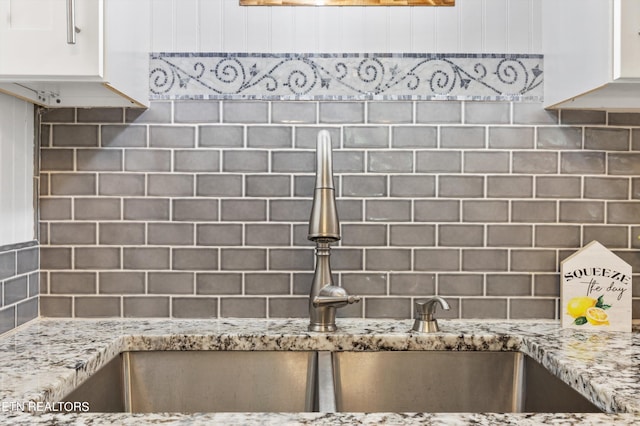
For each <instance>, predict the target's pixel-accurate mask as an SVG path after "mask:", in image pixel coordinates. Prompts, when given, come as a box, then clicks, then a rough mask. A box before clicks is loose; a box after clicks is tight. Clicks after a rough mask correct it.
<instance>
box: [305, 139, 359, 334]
mask: <svg viewBox="0 0 640 426" xmlns="http://www.w3.org/2000/svg"><path fill="white" fill-rule="evenodd" d="M307 238H308V239H309V240H311V241H314V242H315V243H316V269H315V273H314V275H313V282H312V284H311V291H310V292H309V320H310V323H309V330H310V331H321V332H328V331H335V330H336V329H337V327H336V309H337V308H341V307H343V306H346V305H348V304H350V303H356V302H359V301H360V298H359V297H358V296H350V295H349V294H347V292H346V290H345V289H343V288H342V287H338V286H335V285H333V277H332V275H331V262H330V259H331V247H330V243H334V242H336V241H339V240H340V222H339V220H338V209H337V207H336V194H335V188H334V184H333V165H332V158H331V135H330V134H329V132H328V131H326V130H321V131H320V132H319V133H318V139H317V145H316V184H315V189H314V192H313V206H312V207H311V217H310V219H309V235H308V236H307Z"/></svg>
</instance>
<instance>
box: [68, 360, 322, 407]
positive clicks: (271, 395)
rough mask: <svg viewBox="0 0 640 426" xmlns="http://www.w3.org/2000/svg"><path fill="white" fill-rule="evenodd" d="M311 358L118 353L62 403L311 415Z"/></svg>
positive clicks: (90, 405)
mask: <svg viewBox="0 0 640 426" xmlns="http://www.w3.org/2000/svg"><path fill="white" fill-rule="evenodd" d="M314 357H315V352H286V351H265V352H245V351H150V352H124V353H122V354H121V355H119V356H118V357H116V358H115V359H113V360H112V361H111V362H109V363H108V364H107V365H106V366H104V367H103V368H102V369H100V370H99V371H98V372H97V373H96V374H94V375H93V376H91V377H90V378H89V379H88V380H87V381H85V382H84V383H83V384H82V385H80V386H79V387H78V388H77V389H76V390H75V391H73V392H72V393H71V394H69V395H68V396H67V397H66V398H65V401H80V402H83V401H86V402H88V403H89V407H90V411H96V412H133V413H150V412H182V413H194V412H304V411H312V410H313V400H312V399H310V400H309V401H307V387H308V386H307V385H308V384H309V383H310V382H312V378H313V376H314V371H313V366H314V365H315V363H314V361H313V359H314ZM310 378H311V379H310ZM308 397H309V398H313V397H314V395H313V394H312V393H309V395H308Z"/></svg>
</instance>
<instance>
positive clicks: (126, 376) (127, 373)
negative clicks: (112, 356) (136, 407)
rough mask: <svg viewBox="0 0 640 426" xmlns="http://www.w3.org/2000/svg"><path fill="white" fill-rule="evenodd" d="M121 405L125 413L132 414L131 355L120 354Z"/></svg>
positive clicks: (128, 353) (127, 353)
mask: <svg viewBox="0 0 640 426" xmlns="http://www.w3.org/2000/svg"><path fill="white" fill-rule="evenodd" d="M122 385H123V386H122V404H123V406H124V412H125V413H132V412H133V402H132V399H131V398H132V397H131V353H130V352H124V353H123V354H122Z"/></svg>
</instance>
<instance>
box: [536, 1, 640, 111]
mask: <svg viewBox="0 0 640 426" xmlns="http://www.w3.org/2000/svg"><path fill="white" fill-rule="evenodd" d="M639 33H640V0H562V1H558V0H543V4H542V36H543V53H544V68H545V79H544V84H545V87H544V103H545V106H546V107H552V108H563V109H602V110H610V111H638V110H640V34H639Z"/></svg>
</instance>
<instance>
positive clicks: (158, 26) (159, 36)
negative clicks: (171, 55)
mask: <svg viewBox="0 0 640 426" xmlns="http://www.w3.org/2000/svg"><path fill="white" fill-rule="evenodd" d="M173 3H174V2H173V0H152V1H151V51H153V52H173V51H175V50H176V49H175V44H174V42H175V36H176V34H175V28H174V20H173Z"/></svg>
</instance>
